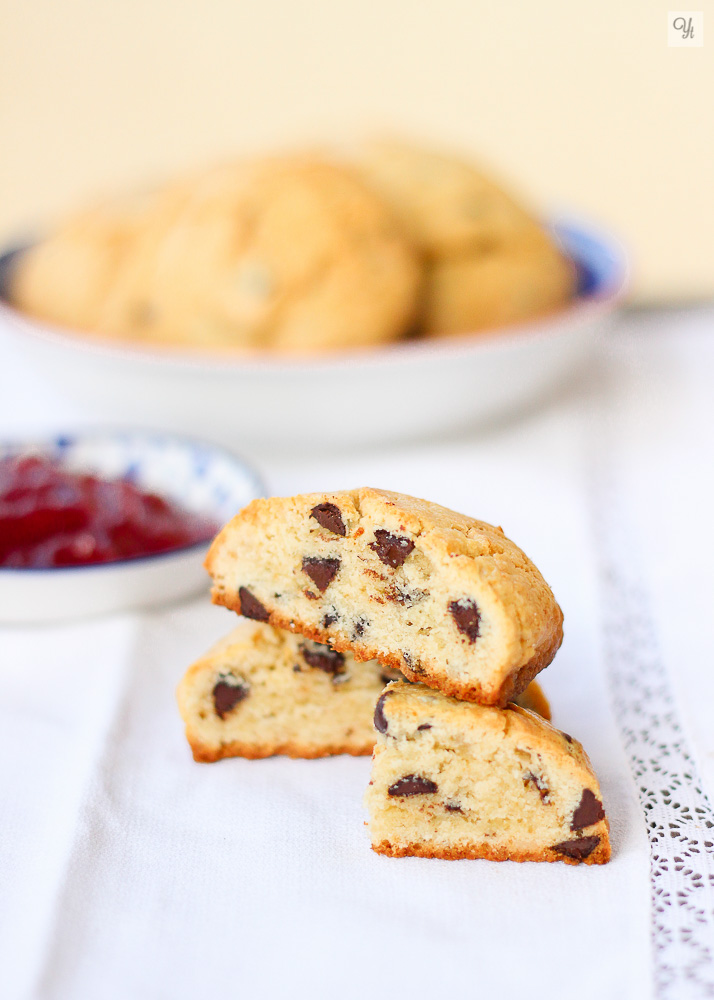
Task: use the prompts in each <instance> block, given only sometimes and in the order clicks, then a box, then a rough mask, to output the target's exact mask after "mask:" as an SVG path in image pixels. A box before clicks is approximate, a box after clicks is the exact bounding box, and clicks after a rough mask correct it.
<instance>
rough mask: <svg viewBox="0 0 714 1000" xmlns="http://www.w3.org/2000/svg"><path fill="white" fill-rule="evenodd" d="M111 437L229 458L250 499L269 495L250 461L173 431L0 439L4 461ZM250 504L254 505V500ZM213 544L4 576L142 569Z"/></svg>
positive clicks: (15, 569)
mask: <svg viewBox="0 0 714 1000" xmlns="http://www.w3.org/2000/svg"><path fill="white" fill-rule="evenodd" d="M111 437H113V438H118V437H137V438H141V439H142V440H143V441H148V442H152V441H153V442H154V443H160V442H171V443H173V444H178V445H188V446H189V447H194V448H201V449H203V450H205V451H210V452H213V453H215V454H218V455H220V456H222V457H223V458H225V459H228V460H229V461H230V462H231V463H233V464H234V465H235V466H237V467H239V468H240V470H241V472H242V473H243V474H244V475H245V478H246V482H247V484H248V485H249V489H250V493H251V496H250V499H255V498H256V497H263V496H265V483H264V482H263V480H262V479H261V477H260V475H259V474H258V472H257V471H256V470H255V469H254V468H253V466H252V465H250V464H249V463H248V462H246V461H245V460H244V459H243V458H240V457H239V456H238V455H235V454H234V453H233V452H232V451H230V450H229V449H228V448H223V447H221V446H220V445H215V444H212V443H211V442H209V441H204V440H201V439H199V438H192V437H186V436H184V435H182V434H171V433H170V432H165V433H164V432H163V431H144V430H139V429H133V428H125V429H122V430H117V429H116V428H92V429H91V430H87V431H74V432H71V433H66V434H56V435H54V436H52V437H44V438H37V439H33V440H31V441H17V440H10V439H5V440H0V458H5V457H6V456H7V455H22V454H28V453H32V452H33V451H34V452H39V453H43V452H44V453H45V454H46V453H48V452H49V453H51V454H59V455H61V454H62V452H63V451H66V450H67V449H68V448H70V447H72V445H73V444H74V443H75V442H77V443H78V442H80V441H87V442H89V441H91V440H92V439H101V438H111ZM115 478H118V479H123V478H126V477H124V476H119V477H115ZM247 502H250V500H248V501H247ZM236 513H237V511H236ZM221 527H222V526H221ZM219 530H220V529H219ZM214 537H215V536H214ZM210 543H211V539H210V538H208V539H206V541H204V542H194V543H193V544H192V545H180V546H178V547H177V548H174V549H167V550H166V552H154V553H152V554H149V555H143V556H132V557H131V558H129V559H113V560H112V561H111V562H104V563H87V564H86V565H77V566H0V575H2V574H5V573H12V574H23V575H30V574H35V575H36V574H40V573H51V574H52V575H59V574H63V573H77V572H84V573H86V572H88V571H99V570H111V569H117V568H118V567H120V566H138V565H141V564H145V563H149V562H156V561H158V560H162V559H171V558H173V557H175V556H179V555H189V554H191V553H193V552H197V553H198V552H202V551H205V550H206V549H207V548H208V546H209V545H210Z"/></svg>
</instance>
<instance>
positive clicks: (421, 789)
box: [387, 774, 439, 798]
mask: <svg viewBox="0 0 714 1000" xmlns="http://www.w3.org/2000/svg"><path fill="white" fill-rule="evenodd" d="M387 791H388V792H389V794H390V795H395V796H398V797H399V798H406V797H407V796H409V795H433V793H434V792H438V791H439V786H438V785H437V783H436V782H435V781H432V780H431V778H425V777H423V775H421V774H405V775H404V777H403V778H400V779H399V781H395V782H394V784H393V785H390V786H389V788H388V789H387Z"/></svg>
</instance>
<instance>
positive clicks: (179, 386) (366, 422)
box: [0, 221, 627, 450]
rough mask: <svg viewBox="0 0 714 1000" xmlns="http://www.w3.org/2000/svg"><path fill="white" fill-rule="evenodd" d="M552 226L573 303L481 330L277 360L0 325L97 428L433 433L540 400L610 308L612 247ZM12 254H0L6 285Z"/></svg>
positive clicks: (259, 434)
mask: <svg viewBox="0 0 714 1000" xmlns="http://www.w3.org/2000/svg"><path fill="white" fill-rule="evenodd" d="M552 228H553V231H554V232H555V234H556V236H557V237H558V239H559V240H560V242H561V244H562V246H563V247H564V249H565V250H566V252H567V253H568V254H569V255H570V256H571V257H572V258H573V260H575V261H576V263H577V264H578V266H579V268H580V272H581V275H582V278H583V280H582V282H581V289H580V292H579V294H578V296H577V297H576V298H575V300H574V301H573V302H572V303H571V304H570V305H569V306H567V307H566V308H564V309H562V310H560V311H559V312H557V313H554V314H552V315H550V316H547V317H544V318H542V319H539V320H537V321H533V322H530V323H527V324H522V325H519V326H511V327H507V328H504V329H501V330H495V331H493V332H489V333H479V334H471V335H468V334H467V335H462V336H458V337H444V338H440V339H433V340H416V341H411V342H405V343H401V344H395V345H393V346H390V347H381V348H376V349H374V348H371V349H365V350H362V351H351V352H338V353H333V354H323V355H320V356H310V357H308V356H301V357H290V358H285V357H282V358H281V357H277V356H276V355H267V354H261V355H250V356H247V355H243V356H238V355H236V354H222V355H219V354H215V353H214V354H209V353H207V352H201V353H198V352H193V353H190V352H188V351H186V350H181V349H179V348H171V347H165V348H159V347H156V346H153V347H150V348H149V347H146V348H144V347H141V346H137V345H136V344H135V343H124V342H117V341H109V340H94V339H92V338H90V337H87V336H86V335H82V334H80V333H71V334H70V333H68V332H66V331H62V330H60V329H58V328H53V327H52V326H50V325H48V324H45V323H41V322H39V321H37V320H34V319H32V318H29V317H27V316H25V315H23V314H22V313H20V312H18V311H17V310H14V309H12V308H11V307H9V306H7V305H6V304H0V325H2V327H3V328H4V329H5V330H7V331H8V332H9V333H10V334H11V335H12V336H13V338H14V340H15V342H16V343H17V344H18V345H20V346H21V347H22V348H23V349H24V350H25V351H26V352H27V353H28V354H29V355H30V356H31V357H32V359H33V360H34V363H35V364H36V365H37V367H38V369H41V370H42V371H44V372H45V373H46V374H47V375H48V376H49V377H50V378H51V379H52V380H53V382H56V383H57V384H58V385H59V386H60V387H61V388H62V389H64V390H65V391H66V392H67V394H68V395H69V396H70V397H72V398H73V399H74V400H75V401H78V402H80V403H81V404H83V405H84V406H85V407H86V408H87V410H88V412H89V413H90V414H91V415H92V416H93V417H94V418H95V419H98V420H102V421H105V422H107V423H109V422H111V423H115V424H121V425H127V424H128V425H131V426H144V427H146V426H151V427H159V428H164V429H166V430H170V431H177V432H181V433H190V434H194V433H195V434H199V435H201V436H202V437H205V438H207V439H210V440H213V441H219V442H222V443H224V444H227V445H229V446H236V445H238V446H242V447H245V448H246V449H247V448H250V449H254V448H255V447H262V446H265V445H279V446H281V445H282V446H283V447H288V448H291V449H293V448H303V449H306V450H309V449H311V448H315V447H320V446H324V445H329V446H340V445H351V444H368V443H374V442H382V443H387V442H393V441H397V440H405V439H410V438H411V439H414V438H420V437H423V436H429V437H431V436H433V435H435V434H437V433H443V432H445V431H449V430H454V429H458V428H463V427H466V426H469V425H474V424H476V423H479V422H481V423H482V422H484V421H487V420H491V419H493V418H496V417H501V416H503V415H504V414H505V413H507V412H509V411H513V410H515V409H520V408H522V407H524V406H525V405H527V404H529V403H532V402H533V401H534V400H536V399H537V398H539V397H541V396H543V395H544V394H545V393H546V392H547V391H548V390H550V389H552V387H553V386H554V385H556V384H557V383H558V382H559V381H561V380H562V379H563V378H564V377H565V376H566V375H567V374H568V373H570V372H571V371H572V370H573V369H574V368H575V367H576V366H577V365H578V364H580V363H582V362H583V360H584V359H585V358H586V357H587V355H588V353H589V351H590V349H591V347H592V345H593V342H594V340H595V338H596V337H597V335H598V334H599V332H600V331H601V330H602V329H603V328H604V326H605V324H606V321H607V320H608V318H609V317H610V315H611V314H612V312H613V311H614V309H615V308H616V306H617V305H618V304H619V302H620V300H621V298H622V296H623V293H624V289H625V285H626V277H627V264H626V260H625V257H624V254H623V252H622V249H621V247H620V246H619V245H618V244H617V242H616V241H614V240H613V239H612V238H611V237H609V236H607V235H606V234H604V233H602V232H601V231H599V230H596V229H594V228H593V227H592V226H590V225H586V224H584V223H574V222H568V221H561V222H556V223H553V227H552ZM12 258H13V255H12V253H11V252H10V253H8V254H6V255H5V257H4V258H0V269H2V268H3V265H4V268H5V273H6V280H7V276H11V266H12ZM0 280H2V279H1V275H0Z"/></svg>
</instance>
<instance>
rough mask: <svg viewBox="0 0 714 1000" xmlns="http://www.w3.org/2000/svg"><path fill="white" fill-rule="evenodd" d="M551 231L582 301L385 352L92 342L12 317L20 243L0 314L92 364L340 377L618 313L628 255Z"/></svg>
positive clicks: (579, 231) (605, 242)
mask: <svg viewBox="0 0 714 1000" xmlns="http://www.w3.org/2000/svg"><path fill="white" fill-rule="evenodd" d="M545 225H546V227H547V228H548V229H549V230H550V232H551V233H552V234H553V236H554V237H555V239H556V241H557V242H558V243H559V245H560V247H561V250H563V251H564V253H565V254H566V256H568V257H569V258H570V259H571V260H572V262H573V263H574V264H575V266H576V268H577V269H578V275H579V280H578V290H577V294H576V295H575V297H574V298H573V299H571V301H570V302H569V303H567V304H566V305H565V306H564V307H562V308H561V309H558V310H555V311H553V312H551V313H548V314H546V315H544V316H539V317H535V318H534V319H533V320H529V321H525V322H519V323H513V324H508V325H506V326H502V327H498V328H494V329H490V330H479V331H477V332H474V333H473V334H469V333H464V334H450V335H448V336H443V337H417V338H414V339H406V340H397V341H393V342H391V343H388V344H381V345H376V346H374V345H372V346H365V347H361V348H349V349H347V350H334V351H322V352H319V353H317V352H315V353H309V354H308V353H303V354H299V353H289V354H281V353H276V352H269V351H257V350H255V351H247V350H246V351H241V350H239V349H234V350H231V349H226V350H205V349H202V348H200V347H188V346H186V345H157V344H149V343H145V344H144V343H141V344H140V343H137V342H136V341H131V340H122V339H120V338H114V337H112V338H109V337H101V338H100V337H93V336H92V335H91V334H86V333H85V334H82V333H81V331H78V330H71V329H69V328H67V327H62V326H59V325H56V324H52V323H50V322H48V321H45V320H37V319H35V318H34V317H32V316H28V315H26V314H24V313H22V312H21V311H20V310H18V309H15V308H14V307H13V306H12V304H10V303H9V302H8V298H7V292H8V290H9V287H10V284H11V282H12V272H13V268H14V267H15V265H16V263H17V261H18V259H19V257H20V255H21V254H22V253H23V252H24V251H25V250H27V249H29V248H30V247H31V246H32V241H29V240H25V241H24V242H22V243H20V242H19V241H18V242H16V243H15V245H14V246H11V247H9V248H8V249H7V250H6V251H5V252H4V253H3V254H0V313H1V312H5V313H6V314H9V316H10V317H11V318H13V319H14V320H15V322H16V323H19V324H22V328H23V332H24V333H25V334H28V335H30V336H34V337H37V338H40V339H44V340H46V341H49V342H51V343H54V344H58V343H62V344H67V343H68V342H69V345H72V346H74V347H81V349H83V350H84V351H87V352H90V353H92V354H93V355H95V356H101V357H105V358H106V357H109V358H116V359H117V360H119V359H121V360H122V361H127V360H130V361H132V362H133V361H136V362H137V363H142V364H145V365H147V366H158V367H160V368H162V369H163V370H164V371H165V370H167V369H169V368H171V369H179V370H183V371H185V370H196V371H206V370H208V371H210V372H211V373H213V374H216V373H218V374H221V375H223V376H227V377H230V376H232V375H233V374H234V373H236V372H241V373H246V372H251V373H262V372H264V371H266V370H269V371H270V372H271V374H274V375H286V376H292V374H293V373H294V372H295V371H296V370H300V368H301V367H304V366H308V367H309V368H324V369H325V370H334V369H336V368H337V369H339V368H340V367H342V366H353V365H360V364H370V363H373V362H374V360H375V359H379V360H380V361H384V362H387V361H392V362H393V361H399V362H400V363H412V362H415V361H418V360H419V359H421V358H423V357H424V356H427V357H428V356H433V355H438V356H442V355H445V354H451V355H461V354H464V353H467V354H468V353H469V352H470V351H471V350H472V349H473V348H474V346H476V345H478V347H479V348H481V349H482V348H486V347H488V346H489V345H494V344H503V343H504V342H507V341H508V340H509V339H513V340H518V339H520V338H524V337H528V338H529V339H532V338H534V337H538V336H539V335H542V334H543V333H546V334H547V333H548V332H550V331H551V330H552V327H553V326H554V325H555V326H558V325H562V324H563V323H567V322H568V321H569V320H571V319H574V318H576V317H577V316H578V314H579V313H581V312H585V311H588V312H590V311H598V310H599V311H603V312H604V311H607V310H608V309H612V308H614V306H616V305H617V304H619V302H620V301H621V299H622V298H623V297H624V293H625V291H626V289H627V284H628V278H629V263H628V259H627V254H626V252H625V250H624V248H623V246H622V245H621V244H620V243H619V241H618V240H617V238H616V237H615V236H613V235H612V234H611V233H609V232H608V231H607V230H605V229H603V228H601V227H599V226H598V225H596V224H595V223H592V222H590V221H588V220H586V219H584V218H580V217H577V216H572V215H570V214H566V213H562V214H558V215H555V216H552V217H551V218H550V219H549V220H547V221H546V223H545Z"/></svg>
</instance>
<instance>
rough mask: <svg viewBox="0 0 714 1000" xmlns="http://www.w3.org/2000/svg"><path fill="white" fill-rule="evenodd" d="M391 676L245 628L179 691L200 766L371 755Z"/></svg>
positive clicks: (294, 639)
mask: <svg viewBox="0 0 714 1000" xmlns="http://www.w3.org/2000/svg"><path fill="white" fill-rule="evenodd" d="M389 680H390V675H389V674H388V673H385V672H384V669H383V668H382V667H381V666H380V665H379V663H377V662H376V661H375V660H370V661H368V662H366V663H355V661H354V658H353V657H352V656H351V655H350V654H349V653H338V652H337V651H336V650H334V649H331V648H330V647H329V646H326V645H322V644H320V643H316V642H312V641H311V640H310V639H303V638H302V637H301V636H297V635H293V633H292V632H286V631H285V630H283V629H274V628H272V627H271V626H270V625H263V624H260V623H259V622H242V623H241V624H240V625H239V626H238V628H236V629H235V630H234V631H233V632H231V633H230V635H228V636H226V638H225V639H223V640H222V641H221V642H219V643H218V644H217V645H216V646H214V647H213V649H211V650H210V651H209V652H208V653H207V654H206V656H204V657H202V658H201V659H200V660H198V662H196V663H194V664H193V666H192V667H189V669H188V671H187V673H186V675H185V676H184V678H183V680H182V681H181V684H180V685H179V689H178V692H177V697H178V703H179V710H180V712H181V716H182V718H183V720H184V722H185V724H186V737H187V739H188V741H189V743H190V745H191V749H192V750H193V756H194V759H195V760H199V761H214V760H220V759H221V758H222V757H250V758H259V757H271V756H273V755H274V754H286V755H287V756H289V757H327V756H329V755H331V754H339V753H348V754H353V755H364V754H370V753H371V752H372V748H373V746H374V740H375V733H374V726H373V722H372V719H373V716H374V706H375V704H376V701H377V698H378V697H379V694H380V692H381V691H382V690H383V688H384V685H385V684H386V683H387V682H388V681H389Z"/></svg>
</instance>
